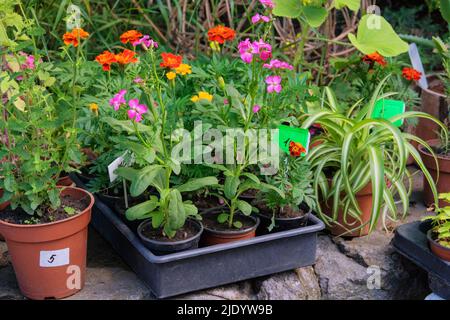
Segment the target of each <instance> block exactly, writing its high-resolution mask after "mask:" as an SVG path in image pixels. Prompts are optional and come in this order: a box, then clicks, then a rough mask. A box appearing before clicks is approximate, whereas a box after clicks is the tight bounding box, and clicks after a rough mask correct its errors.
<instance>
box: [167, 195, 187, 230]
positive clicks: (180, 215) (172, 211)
mask: <svg viewBox="0 0 450 320" xmlns="http://www.w3.org/2000/svg"><path fill="white" fill-rule="evenodd" d="M185 221H186V211H185V209H184V204H183V199H182V198H181V193H180V191H178V190H177V189H172V190H170V193H169V216H168V221H167V223H168V225H169V226H170V229H172V230H178V229H180V228H181V227H182V226H183V225H184V222H185Z"/></svg>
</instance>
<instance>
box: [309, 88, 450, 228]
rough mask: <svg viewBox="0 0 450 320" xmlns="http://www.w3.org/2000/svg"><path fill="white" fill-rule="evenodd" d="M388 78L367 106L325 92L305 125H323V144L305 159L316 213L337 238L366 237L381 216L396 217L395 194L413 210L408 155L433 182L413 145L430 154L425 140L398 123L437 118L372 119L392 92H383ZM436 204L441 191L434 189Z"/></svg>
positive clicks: (410, 113) (400, 116) (406, 114)
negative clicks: (311, 173) (343, 101)
mask: <svg viewBox="0 0 450 320" xmlns="http://www.w3.org/2000/svg"><path fill="white" fill-rule="evenodd" d="M385 81H386V79H384V80H383V81H381V83H380V84H379V85H378V86H377V88H376V90H375V92H374V93H373V95H372V97H371V98H370V100H369V101H368V102H367V103H366V104H364V105H363V104H361V102H362V101H359V102H358V103H356V104H354V105H353V106H346V105H344V104H341V103H339V102H338V101H337V100H336V98H335V95H334V94H333V92H332V91H331V90H330V89H329V88H325V97H326V98H325V99H324V101H323V104H322V106H323V107H322V109H320V110H319V111H317V112H314V113H311V114H310V115H309V117H307V118H306V120H305V121H304V123H303V127H304V128H308V127H309V126H310V125H312V124H313V123H318V124H320V125H321V126H322V128H323V130H324V133H323V134H322V135H321V136H319V137H317V138H315V139H316V140H320V141H321V142H322V143H321V144H319V145H318V146H316V147H315V148H314V149H313V150H311V152H310V153H309V154H308V155H307V157H306V159H307V160H308V161H309V162H310V163H311V168H312V170H313V171H314V183H313V186H314V190H315V193H316V197H317V199H318V200H319V205H318V207H317V212H318V214H319V216H320V217H321V218H322V219H323V220H324V222H325V223H326V224H327V225H328V227H329V228H330V230H331V232H332V233H333V234H335V235H344V236H362V235H366V234H368V233H369V232H370V231H372V230H373V229H374V228H375V227H376V226H377V224H378V221H379V220H380V218H382V220H383V222H385V220H386V219H394V220H395V219H397V218H398V216H397V210H398V209H397V206H396V204H395V201H394V196H395V195H398V197H399V198H400V200H401V205H402V210H401V212H402V216H404V215H405V214H406V212H407V210H408V207H409V193H410V191H409V190H410V188H408V187H407V185H405V183H404V178H407V177H409V172H408V171H407V169H406V162H407V159H408V156H409V154H411V155H412V156H413V157H414V159H415V160H416V161H417V164H418V165H419V167H420V168H421V169H422V170H423V172H424V176H425V178H426V179H427V180H428V181H430V182H431V183H433V180H432V178H431V175H430V173H429V172H428V171H427V170H426V168H425V166H424V164H423V162H422V160H421V158H420V155H419V153H418V152H417V151H416V149H415V148H414V147H413V146H412V145H411V143H410V141H416V142H418V143H419V144H422V145H423V146H424V147H425V148H427V149H428V150H430V151H431V148H430V147H429V146H428V145H427V143H426V142H424V141H422V140H420V139H419V138H417V137H416V136H414V135H411V134H409V133H406V132H401V131H400V130H399V129H398V127H397V126H396V125H394V124H395V123H396V122H397V121H398V120H401V119H407V118H411V117H424V118H428V119H432V120H434V121H436V122H437V123H438V124H439V125H440V126H442V127H445V126H444V125H443V124H442V123H440V122H439V121H438V120H435V119H434V118H433V117H431V116H430V115H428V114H424V113H422V112H414V111H408V112H404V113H400V114H398V115H396V116H393V117H391V118H389V119H382V118H372V114H373V113H374V109H375V105H376V102H377V101H378V100H379V99H382V98H385V97H388V96H389V95H390V94H389V93H386V94H381V91H382V88H383V85H384V83H385ZM432 188H433V193H434V195H435V199H436V201H437V192H436V189H435V187H434V184H433V185H432Z"/></svg>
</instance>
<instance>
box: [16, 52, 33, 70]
mask: <svg viewBox="0 0 450 320" xmlns="http://www.w3.org/2000/svg"><path fill="white" fill-rule="evenodd" d="M19 54H20V55H21V56H22V57H25V62H24V63H23V64H22V65H21V66H20V67H21V68H22V70H25V69H31V70H33V69H34V68H36V65H35V64H34V62H35V60H34V56H33V55H31V54H26V53H25V52H22V51H21V52H19Z"/></svg>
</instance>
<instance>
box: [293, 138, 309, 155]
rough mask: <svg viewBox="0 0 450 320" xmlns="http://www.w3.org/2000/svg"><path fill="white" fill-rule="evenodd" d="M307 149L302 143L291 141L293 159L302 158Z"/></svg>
mask: <svg viewBox="0 0 450 320" xmlns="http://www.w3.org/2000/svg"><path fill="white" fill-rule="evenodd" d="M305 152H306V149H305V148H304V147H303V146H302V144H301V143H298V142H294V141H291V143H290V144H289V153H290V154H291V156H293V157H300V155H301V154H302V153H305Z"/></svg>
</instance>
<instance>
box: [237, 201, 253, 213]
mask: <svg viewBox="0 0 450 320" xmlns="http://www.w3.org/2000/svg"><path fill="white" fill-rule="evenodd" d="M237 206H238V208H239V210H241V211H242V213H243V214H245V215H246V216H249V215H251V213H252V206H251V205H250V204H249V203H248V202H246V201H243V200H239V201H238V203H237Z"/></svg>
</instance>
